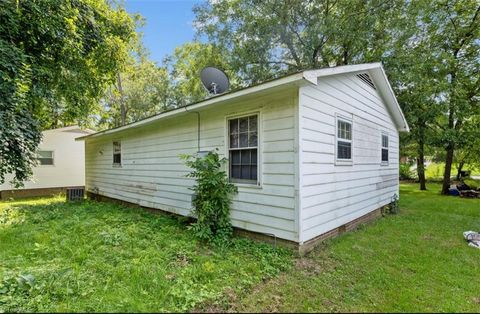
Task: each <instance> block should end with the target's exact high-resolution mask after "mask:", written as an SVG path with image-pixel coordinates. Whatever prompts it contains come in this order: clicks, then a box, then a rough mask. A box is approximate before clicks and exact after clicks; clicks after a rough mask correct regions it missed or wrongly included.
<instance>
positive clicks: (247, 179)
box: [228, 115, 258, 184]
mask: <svg viewBox="0 0 480 314" xmlns="http://www.w3.org/2000/svg"><path fill="white" fill-rule="evenodd" d="M228 135H229V168H230V169H229V170H230V171H229V172H230V181H232V182H237V183H250V184H257V182H258V166H257V162H258V115H251V116H247V117H241V118H235V119H230V120H228Z"/></svg>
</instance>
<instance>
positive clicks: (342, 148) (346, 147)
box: [337, 119, 352, 161]
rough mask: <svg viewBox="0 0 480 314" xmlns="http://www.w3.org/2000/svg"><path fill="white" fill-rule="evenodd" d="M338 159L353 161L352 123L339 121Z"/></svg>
mask: <svg viewBox="0 0 480 314" xmlns="http://www.w3.org/2000/svg"><path fill="white" fill-rule="evenodd" d="M337 159H338V160H340V161H351V160H352V122H350V121H347V120H343V119H337Z"/></svg>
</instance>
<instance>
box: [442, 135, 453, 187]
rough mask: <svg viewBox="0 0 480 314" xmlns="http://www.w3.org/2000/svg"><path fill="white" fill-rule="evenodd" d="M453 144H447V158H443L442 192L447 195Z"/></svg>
mask: <svg viewBox="0 0 480 314" xmlns="http://www.w3.org/2000/svg"><path fill="white" fill-rule="evenodd" d="M453 150H454V147H453V144H450V145H448V147H447V158H446V159H445V172H444V173H443V186H442V194H443V195H448V189H449V188H450V176H451V174H452V163H453Z"/></svg>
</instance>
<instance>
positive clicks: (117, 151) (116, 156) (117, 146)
mask: <svg viewBox="0 0 480 314" xmlns="http://www.w3.org/2000/svg"><path fill="white" fill-rule="evenodd" d="M113 165H114V166H120V165H122V143H121V142H120V141H114V142H113Z"/></svg>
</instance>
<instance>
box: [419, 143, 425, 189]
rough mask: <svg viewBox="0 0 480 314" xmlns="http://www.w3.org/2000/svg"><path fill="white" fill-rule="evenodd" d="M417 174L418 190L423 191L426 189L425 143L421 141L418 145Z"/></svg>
mask: <svg viewBox="0 0 480 314" xmlns="http://www.w3.org/2000/svg"><path fill="white" fill-rule="evenodd" d="M417 174H418V181H419V183H420V190H421V191H425V190H426V189H427V184H426V180H425V143H424V142H423V139H421V140H420V141H419V143H418V156H417Z"/></svg>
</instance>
